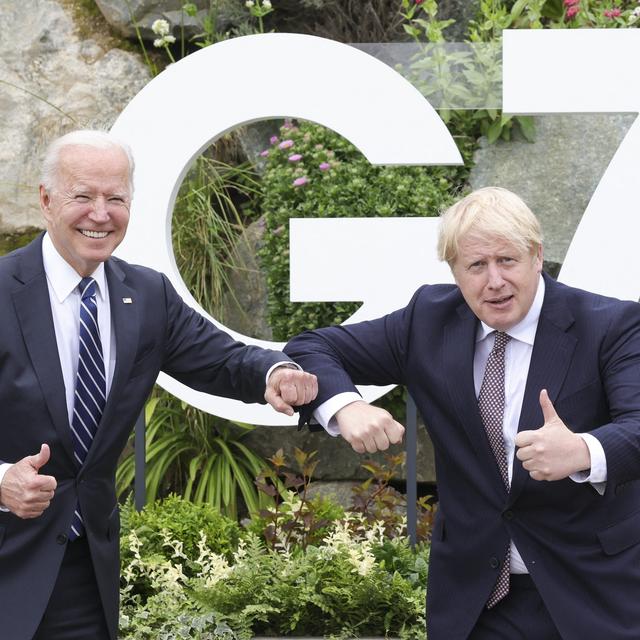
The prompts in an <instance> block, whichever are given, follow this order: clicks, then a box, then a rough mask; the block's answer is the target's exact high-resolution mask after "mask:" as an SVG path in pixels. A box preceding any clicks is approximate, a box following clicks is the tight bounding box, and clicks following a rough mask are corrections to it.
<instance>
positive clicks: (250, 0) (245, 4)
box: [244, 0, 255, 9]
mask: <svg viewBox="0 0 640 640" xmlns="http://www.w3.org/2000/svg"><path fill="white" fill-rule="evenodd" d="M254 4H255V2H254V1H253V0H247V1H246V2H245V3H244V6H245V7H247V9H251V7H253V5H254Z"/></svg>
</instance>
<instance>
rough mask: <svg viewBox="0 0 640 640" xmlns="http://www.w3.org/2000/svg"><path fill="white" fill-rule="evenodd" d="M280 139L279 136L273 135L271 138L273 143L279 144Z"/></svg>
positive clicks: (270, 140)
mask: <svg viewBox="0 0 640 640" xmlns="http://www.w3.org/2000/svg"><path fill="white" fill-rule="evenodd" d="M278 140H279V138H278V136H271V137H270V138H269V142H270V143H271V144H278Z"/></svg>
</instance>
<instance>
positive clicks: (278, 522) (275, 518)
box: [247, 447, 345, 549]
mask: <svg viewBox="0 0 640 640" xmlns="http://www.w3.org/2000/svg"><path fill="white" fill-rule="evenodd" d="M316 454H317V452H316V451H313V452H311V453H305V452H304V451H301V450H300V449H298V448H297V447H296V448H295V458H296V464H297V473H296V472H295V471H292V470H290V469H288V468H287V460H286V458H285V456H284V454H283V452H282V449H279V450H278V451H277V452H276V453H275V454H274V455H273V456H271V458H269V462H270V463H271V464H270V467H266V468H265V469H263V471H262V472H261V473H260V475H259V476H258V477H257V479H256V486H257V487H258V489H259V490H260V491H261V492H262V493H264V494H266V495H267V496H270V497H271V498H273V500H274V505H273V506H271V507H270V508H265V509H261V510H260V513H259V514H258V515H257V516H255V515H254V517H253V518H252V519H251V521H250V522H249V523H248V525H247V529H248V530H249V531H252V532H254V533H256V534H258V535H260V536H262V537H263V538H264V540H265V541H266V544H267V546H269V547H270V548H272V549H275V548H276V547H277V548H281V549H291V548H292V546H299V547H301V548H302V549H306V548H307V546H309V545H310V544H318V543H319V542H320V541H321V540H322V538H323V537H324V536H325V535H326V534H327V531H328V529H329V527H330V525H331V524H333V523H334V522H335V521H337V520H341V519H343V518H344V516H345V513H344V509H342V507H340V506H339V505H337V504H334V503H333V502H331V501H330V500H328V499H327V498H324V497H322V496H317V497H315V498H313V499H309V498H308V489H309V484H310V482H311V476H312V475H313V472H314V469H315V467H316V465H317V463H318V461H317V460H316V459H315V457H316Z"/></svg>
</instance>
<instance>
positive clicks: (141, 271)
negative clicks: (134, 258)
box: [109, 256, 165, 285]
mask: <svg viewBox="0 0 640 640" xmlns="http://www.w3.org/2000/svg"><path fill="white" fill-rule="evenodd" d="M109 262H110V263H111V267H112V268H113V269H114V271H116V272H117V271H121V272H122V273H123V274H124V275H125V277H126V278H127V280H129V281H130V282H132V283H142V284H143V283H147V284H152V283H153V284H158V285H159V284H161V283H162V282H163V280H164V279H165V276H164V274H162V273H161V272H160V271H157V270H156V269H152V268H151V267H144V266H142V265H140V264H131V263H130V262H127V261H126V260H122V259H121V258H116V257H114V256H112V257H111V258H110V259H109Z"/></svg>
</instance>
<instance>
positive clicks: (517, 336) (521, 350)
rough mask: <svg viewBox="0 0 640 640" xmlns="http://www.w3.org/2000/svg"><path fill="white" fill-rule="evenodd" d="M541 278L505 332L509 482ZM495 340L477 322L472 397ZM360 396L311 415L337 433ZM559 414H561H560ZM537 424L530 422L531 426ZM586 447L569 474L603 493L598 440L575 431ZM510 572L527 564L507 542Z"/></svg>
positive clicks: (333, 401) (344, 397)
mask: <svg viewBox="0 0 640 640" xmlns="http://www.w3.org/2000/svg"><path fill="white" fill-rule="evenodd" d="M544 291H545V285H544V279H543V278H542V277H541V278H540V279H539V282H538V288H537V290H536V295H535V297H534V300H533V303H532V305H531V308H530V309H529V312H528V313H527V315H526V316H525V317H524V318H523V319H522V320H521V321H520V322H519V323H518V324H517V325H515V326H514V327H512V328H511V329H509V331H508V332H507V333H508V334H509V335H510V336H511V340H510V341H509V342H508V343H507V346H506V351H505V410H504V419H503V432H504V442H505V454H506V457H507V468H508V472H509V483H511V478H512V477H513V462H514V458H515V448H516V447H515V438H516V435H517V433H518V423H519V421H520V412H521V410H522V402H523V400H524V391H525V386H526V383H527V377H528V373H529V364H530V362H531V354H532V352H533V343H534V341H535V336H536V331H537V329H538V320H539V319H540V311H541V309H542V303H543V301H544ZM494 342H495V334H494V329H492V328H491V327H489V326H488V325H486V324H485V323H484V322H481V323H480V325H479V326H478V333H477V335H476V347H475V353H474V357H473V381H474V385H475V392H476V398H477V397H478V395H479V394H480V387H481V385H482V379H483V377H484V370H485V368H486V365H487V360H488V359H489V354H490V353H491V349H493V343H494ZM357 400H362V398H361V397H360V396H359V395H358V394H356V393H353V392H347V393H340V394H338V395H335V396H333V397H332V398H329V400H327V401H326V402H324V403H323V404H321V405H320V406H319V407H318V408H317V409H316V410H315V412H314V414H313V415H314V418H315V419H316V420H317V421H318V422H319V423H320V424H321V425H322V426H323V427H324V428H325V430H326V431H327V432H328V433H329V434H330V435H332V436H336V435H339V433H340V431H339V428H338V423H337V420H336V419H335V414H336V413H337V412H338V411H339V410H340V409H342V408H343V407H346V406H347V405H348V404H351V403H352V402H355V401H357ZM560 418H562V416H560ZM539 426H541V425H530V428H531V429H535V428H537V427H539ZM579 435H580V437H582V439H583V440H584V441H585V443H586V444H587V447H588V448H589V453H590V455H591V468H590V470H589V471H584V472H580V473H575V474H572V475H571V476H570V478H571V479H572V480H573V481H574V482H590V483H591V484H592V485H593V487H594V489H595V490H596V491H598V493H600V494H603V493H604V489H605V483H606V479H607V462H606V457H605V453H604V449H603V448H602V444H600V441H599V440H598V439H597V438H595V437H594V436H592V435H590V434H588V433H581V434H579ZM511 572H512V573H527V572H528V571H527V568H526V566H525V564H524V562H523V560H522V557H521V556H520V554H519V553H518V550H517V549H516V547H515V546H514V544H513V543H511Z"/></svg>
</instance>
